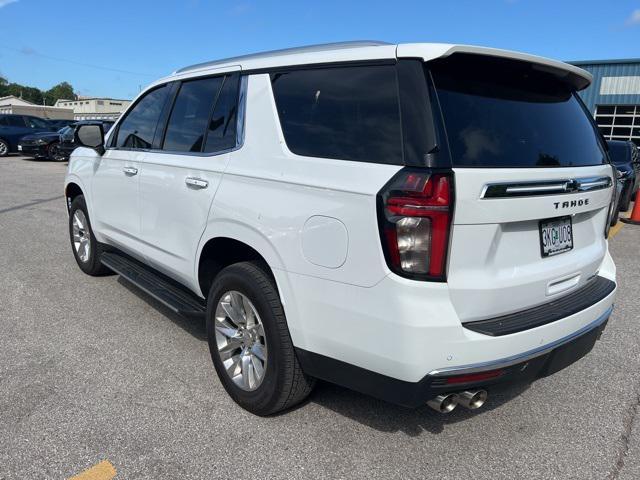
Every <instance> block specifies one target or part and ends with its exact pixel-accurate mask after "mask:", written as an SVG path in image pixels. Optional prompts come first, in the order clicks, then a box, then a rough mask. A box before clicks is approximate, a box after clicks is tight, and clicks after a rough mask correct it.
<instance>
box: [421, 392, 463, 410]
mask: <svg viewBox="0 0 640 480" xmlns="http://www.w3.org/2000/svg"><path fill="white" fill-rule="evenodd" d="M427 405H429V406H430V407H431V408H433V409H434V410H435V411H436V412H440V413H449V412H452V411H453V409H454V408H456V407H457V406H458V394H457V393H445V394H443V395H438V396H437V397H436V398H432V399H431V400H429V401H428V402H427Z"/></svg>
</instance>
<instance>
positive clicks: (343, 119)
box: [271, 65, 402, 164]
mask: <svg viewBox="0 0 640 480" xmlns="http://www.w3.org/2000/svg"><path fill="white" fill-rule="evenodd" d="M271 81H272V85H273V92H274V95H275V100H276V106H277V108H278V114H279V116H280V123H281V125H282V130H283V132H284V136H285V140H286V142H287V146H288V147H289V149H290V150H291V151H292V152H294V153H296V154H298V155H307V156H311V157H326V158H337V159H343V160H355V161H361V162H375V163H391V164H402V148H401V134H400V111H399V103H398V87H397V80H396V70H395V66H393V65H378V66H357V67H355V66H354V67H337V68H325V69H312V70H299V71H295V72H288V73H276V74H272V76H271Z"/></svg>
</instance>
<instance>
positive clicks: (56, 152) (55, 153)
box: [47, 142, 60, 161]
mask: <svg viewBox="0 0 640 480" xmlns="http://www.w3.org/2000/svg"><path fill="white" fill-rule="evenodd" d="M47 159H48V160H55V161H58V160H60V142H52V143H50V144H49V145H48V146H47Z"/></svg>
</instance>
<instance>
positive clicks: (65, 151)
mask: <svg viewBox="0 0 640 480" xmlns="http://www.w3.org/2000/svg"><path fill="white" fill-rule="evenodd" d="M114 123H115V122H112V121H111V120H80V121H78V122H76V123H74V124H73V125H72V126H70V127H67V128H66V129H63V130H61V133H60V147H59V149H58V155H59V157H58V158H59V159H60V160H68V159H69V156H70V155H71V152H73V151H74V150H75V149H76V147H77V145H76V144H75V142H74V134H75V129H76V128H77V127H78V126H80V125H102V130H103V132H104V133H105V134H106V133H107V132H108V131H109V129H110V128H111V127H112V126H113V124H114Z"/></svg>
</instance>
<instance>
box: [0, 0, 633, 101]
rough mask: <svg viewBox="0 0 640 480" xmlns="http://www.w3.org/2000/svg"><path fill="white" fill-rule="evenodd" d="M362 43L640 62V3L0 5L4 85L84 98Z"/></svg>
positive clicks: (189, 0) (27, 0)
mask: <svg viewBox="0 0 640 480" xmlns="http://www.w3.org/2000/svg"><path fill="white" fill-rule="evenodd" d="M355 39H376V40H385V41H389V42H430V41H432V42H450V43H470V44H479V45H484V46H491V47H498V48H507V49H512V50H521V51H525V52H529V53H534V54H538V55H544V56H550V57H554V58H558V59H563V60H580V59H600V58H625V57H640V1H627V0H616V1H604V0H601V1H592V0H583V1H576V0H573V1H569V0H553V1H548V0H537V1H536V0H486V1H479V0H478V1H471V0H465V1H462V0H459V1H456V0H448V1H447V0H439V1H431V0H422V1H398V0H396V1H388V0H387V1H378V0H368V1H349V0H340V1H334V0H323V1H316V2H305V1H303V0H297V1H293V0H281V1H278V2H259V1H252V0H229V1H226V2H223V1H213V0H155V1H152V0H128V1H123V0H100V1H95V0H65V1H62V2H61V1H52V0H0V75H2V76H4V77H7V78H8V79H9V80H10V81H15V82H19V83H23V84H28V85H33V86H37V87H39V88H43V89H47V88H50V87H51V86H53V85H55V84H56V83H59V82H61V81H68V82H70V83H71V84H72V85H73V86H74V87H75V88H76V91H77V92H79V93H80V94H83V95H93V96H111V97H124V98H129V97H133V96H135V95H136V94H137V92H138V91H139V88H140V86H144V85H146V84H148V83H150V82H151V81H153V80H154V79H156V78H158V77H160V76H164V75H165V74H167V73H170V72H172V71H173V70H175V69H176V68H179V67H182V66H185V65H189V64H192V63H197V62H201V61H206V60H211V59H215V58H222V57H227V56H233V55H239V54H245V53H250V52H255V51H261V50H270V49H276V48H286V47H292V46H297V45H305V44H312V43H326V42H334V41H342V40H355ZM97 67H99V68H97Z"/></svg>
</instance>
